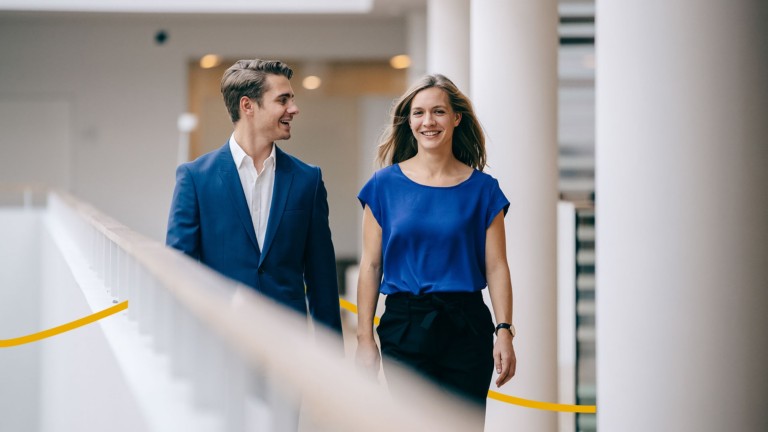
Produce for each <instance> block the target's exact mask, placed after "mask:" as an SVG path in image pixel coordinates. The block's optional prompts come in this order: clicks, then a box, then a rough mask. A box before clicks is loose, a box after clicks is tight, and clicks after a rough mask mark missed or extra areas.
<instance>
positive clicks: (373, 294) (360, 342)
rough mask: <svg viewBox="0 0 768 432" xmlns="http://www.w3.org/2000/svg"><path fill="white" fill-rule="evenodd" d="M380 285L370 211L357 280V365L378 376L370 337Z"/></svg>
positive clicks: (376, 230)
mask: <svg viewBox="0 0 768 432" xmlns="http://www.w3.org/2000/svg"><path fill="white" fill-rule="evenodd" d="M380 284H381V227H380V226H379V223H378V222H377V221H376V218H374V217H373V213H371V209H370V208H369V207H368V206H365V210H364V211H363V254H362V256H361V258H360V272H359V275H358V278H357V354H356V356H355V357H356V361H357V364H358V365H360V366H362V367H363V368H365V369H366V370H369V371H371V372H372V373H373V374H376V375H377V374H378V373H379V366H380V364H381V355H380V354H379V347H378V346H377V345H376V341H375V339H374V337H373V317H374V314H375V313H376V304H377V303H378V300H379V285H380Z"/></svg>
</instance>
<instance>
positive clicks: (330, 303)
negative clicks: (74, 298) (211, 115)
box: [166, 59, 341, 332]
mask: <svg viewBox="0 0 768 432" xmlns="http://www.w3.org/2000/svg"><path fill="white" fill-rule="evenodd" d="M292 75H293V71H292V70H291V69H290V68H289V67H288V66H287V65H285V64H284V63H282V62H279V61H267V60H258V59H257V60H239V61H237V62H236V63H235V64H234V65H232V66H231V67H230V68H229V69H227V71H226V72H225V73H224V76H223V77H222V80H221V93H222V95H223V96H224V103H225V104H226V106H227V110H228V111H229V115H230V117H231V119H232V123H234V133H233V134H232V136H231V137H230V138H229V141H228V142H227V143H226V144H224V146H223V147H221V148H219V149H218V150H215V151H212V152H210V153H207V154H205V155H203V156H201V157H199V158H198V159H196V160H195V161H193V162H189V163H185V164H182V165H180V166H179V167H178V169H177V170H176V189H175V191H174V193H173V203H172V205H171V211H170V216H169V219H168V233H167V237H166V244H167V245H168V246H171V247H173V248H176V249H179V250H180V251H182V252H184V253H185V254H187V255H189V256H190V257H192V258H194V259H197V260H199V261H200V262H202V263H204V264H206V265H208V266H210V267H211V268H213V269H214V270H217V271H219V272H220V273H222V274H224V275H225V276H228V277H230V278H232V279H235V280H237V281H240V282H242V283H244V284H246V285H248V286H250V287H252V288H254V289H255V290H256V291H258V292H260V293H262V294H264V295H266V296H269V297H271V298H273V299H275V300H277V301H278V302H280V303H282V304H284V305H286V306H288V307H290V308H292V309H295V310H297V311H299V312H300V313H302V314H304V315H306V314H307V305H309V312H310V313H311V315H312V317H313V319H314V320H315V322H319V323H322V324H324V325H325V326H327V327H329V328H331V329H334V330H336V331H338V332H341V320H340V312H339V296H338V286H337V282H336V262H335V261H336V259H335V254H334V250H333V243H332V242H331V230H330V228H329V226H328V202H327V193H326V190H325V186H324V185H323V179H322V174H321V172H320V169H319V168H318V167H315V166H311V165H308V164H306V163H304V162H302V161H300V160H299V159H297V158H295V157H293V156H291V155H289V154H287V153H285V152H283V151H282V150H280V148H278V147H277V146H276V145H275V141H278V140H287V139H289V138H290V137H291V122H292V121H293V118H294V117H295V116H296V115H297V114H298V113H299V109H298V107H297V106H296V103H295V101H294V94H293V89H292V88H291V84H290V82H289V80H290V78H291V76H292Z"/></svg>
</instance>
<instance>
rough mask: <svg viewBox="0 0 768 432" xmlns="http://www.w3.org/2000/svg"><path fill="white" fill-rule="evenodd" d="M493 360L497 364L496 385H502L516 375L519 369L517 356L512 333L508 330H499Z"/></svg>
mask: <svg viewBox="0 0 768 432" xmlns="http://www.w3.org/2000/svg"><path fill="white" fill-rule="evenodd" d="M493 362H494V364H495V365H496V373H497V374H499V377H498V378H497V379H496V387H501V386H503V385H504V384H506V383H507V382H509V380H511V379H512V377H513V376H515V370H516V369H517V357H515V348H514V347H513V346H512V333H511V332H509V331H508V330H504V329H502V330H499V332H498V335H497V336H496V344H494V346H493Z"/></svg>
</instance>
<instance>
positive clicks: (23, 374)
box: [0, 208, 40, 431]
mask: <svg viewBox="0 0 768 432" xmlns="http://www.w3.org/2000/svg"><path fill="white" fill-rule="evenodd" d="M39 232H40V211H39V210H30V209H26V210H25V209H18V208H16V209H9V208H5V209H0V239H2V241H0V339H14V338H17V337H21V336H26V335H28V334H31V333H36V332H38V331H40V305H39V303H40V263H39V256H40V235H39ZM39 353H40V345H39V344H27V345H20V346H15V347H7V348H0V430H2V431H34V430H37V429H38V406H39V400H40V392H39V390H38V386H39V385H40V378H39V375H40V374H39V370H38V369H39V366H38V365H39Z"/></svg>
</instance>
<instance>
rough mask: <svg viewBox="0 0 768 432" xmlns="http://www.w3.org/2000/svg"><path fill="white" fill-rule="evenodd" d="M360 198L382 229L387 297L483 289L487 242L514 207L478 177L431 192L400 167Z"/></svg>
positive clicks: (385, 172)
mask: <svg viewBox="0 0 768 432" xmlns="http://www.w3.org/2000/svg"><path fill="white" fill-rule="evenodd" d="M357 198H358V199H359V200H360V203H361V204H362V206H363V208H365V206H366V205H367V206H368V207H370V209H371V212H372V213H373V216H374V217H375V218H376V221H377V222H378V223H379V226H381V231H382V232H381V256H382V267H383V280H382V283H381V289H380V291H381V293H382V294H394V293H397V292H410V293H413V294H426V293H436V292H472V291H480V290H482V289H484V288H485V287H486V286H487V285H488V282H487V281H486V278H485V237H486V230H487V229H488V227H489V226H490V225H491V222H492V221H493V219H494V218H495V217H496V215H498V214H499V212H500V211H502V210H503V211H504V214H505V215H506V214H507V210H508V209H509V201H508V200H507V198H506V197H505V196H504V193H503V192H502V191H501V188H500V187H499V182H498V181H497V180H496V179H495V178H493V177H491V176H490V175H488V174H485V173H483V172H480V171H477V170H475V171H473V172H472V175H470V177H469V178H468V179H467V180H464V181H463V182H462V183H459V184H457V185H455V186H447V187H437V186H426V185H422V184H419V183H416V182H414V181H413V180H411V179H409V178H408V177H406V175H405V174H403V172H402V171H401V170H400V166H399V165H398V164H394V165H391V166H388V167H386V168H383V169H381V170H379V171H377V172H376V173H375V174H374V175H373V177H371V179H370V180H368V183H366V184H365V186H363V188H362V189H361V190H360V193H359V194H358V196H357Z"/></svg>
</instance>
